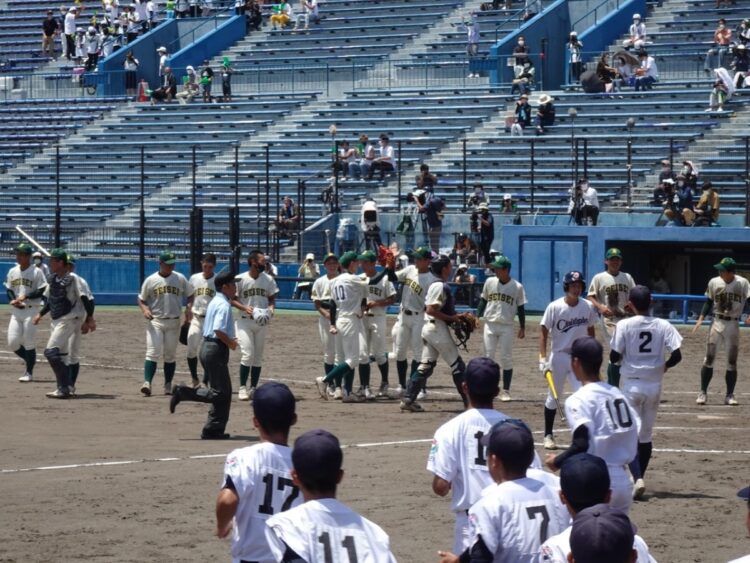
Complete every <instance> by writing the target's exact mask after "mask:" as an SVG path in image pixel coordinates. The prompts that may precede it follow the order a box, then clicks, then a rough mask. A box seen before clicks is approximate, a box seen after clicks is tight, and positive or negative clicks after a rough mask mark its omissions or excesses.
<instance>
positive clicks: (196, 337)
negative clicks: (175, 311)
mask: <svg viewBox="0 0 750 563" xmlns="http://www.w3.org/2000/svg"><path fill="white" fill-rule="evenodd" d="M215 268H216V255H215V254H211V253H208V254H204V255H203V258H202V259H201V271H200V272H198V273H196V274H193V275H192V276H190V279H189V280H188V282H189V283H190V287H192V288H193V295H192V296H191V297H190V298H188V302H187V308H188V310H189V311H190V314H189V315H188V316H189V317H190V319H191V320H190V329H189V330H188V334H187V364H188V369H189V370H190V377H191V379H192V383H193V387H198V386H199V385H200V380H199V379H198V351H199V350H200V347H201V342H202V341H203V321H204V320H205V318H206V309H207V308H208V304H209V303H210V302H211V299H213V298H214V296H215V295H216V286H215V284H214V282H215V275H214V269H215ZM204 378H205V375H204ZM203 383H206V381H204V382H203Z"/></svg>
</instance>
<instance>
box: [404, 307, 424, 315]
mask: <svg viewBox="0 0 750 563" xmlns="http://www.w3.org/2000/svg"><path fill="white" fill-rule="evenodd" d="M401 311H402V312H403V313H404V314H405V315H409V316H412V315H421V314H422V311H410V310H409V309H401Z"/></svg>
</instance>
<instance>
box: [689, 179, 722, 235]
mask: <svg viewBox="0 0 750 563" xmlns="http://www.w3.org/2000/svg"><path fill="white" fill-rule="evenodd" d="M693 211H694V212H695V225H696V226H701V227H703V226H706V227H707V226H709V225H712V224H713V223H715V222H716V221H718V220H719V194H718V193H717V191H716V190H715V189H714V186H713V184H712V183H711V182H708V181H706V182H703V193H702V194H701V197H700V199H699V200H698V204H697V205H696V206H695V207H694V208H693Z"/></svg>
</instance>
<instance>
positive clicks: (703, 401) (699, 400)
mask: <svg viewBox="0 0 750 563" xmlns="http://www.w3.org/2000/svg"><path fill="white" fill-rule="evenodd" d="M695 402H696V404H698V405H705V404H706V393H705V392H703V391H701V392H700V393H698V398H697V399H696V400H695Z"/></svg>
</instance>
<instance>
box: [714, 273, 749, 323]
mask: <svg viewBox="0 0 750 563" xmlns="http://www.w3.org/2000/svg"><path fill="white" fill-rule="evenodd" d="M706 297H708V298H709V299H712V300H713V302H714V310H713V312H714V314H720V315H726V316H728V317H736V318H739V316H740V315H741V314H742V310H743V309H744V308H745V301H747V300H748V299H750V282H748V281H747V280H746V279H745V278H743V277H742V276H735V277H734V279H733V280H732V281H731V282H729V283H726V282H725V281H724V280H723V279H721V277H719V276H716V277H715V278H711V279H710V280H709V282H708V287H707V288H706Z"/></svg>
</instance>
